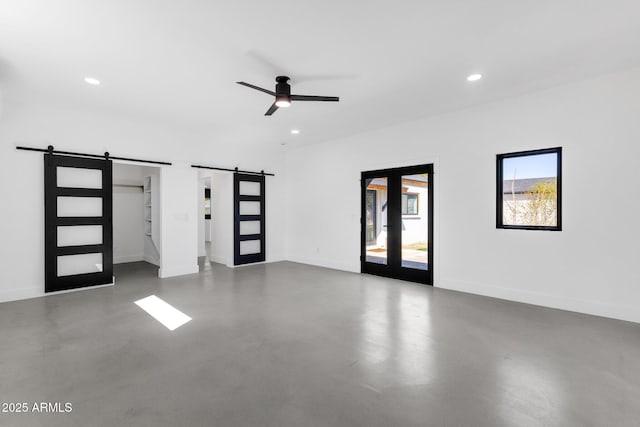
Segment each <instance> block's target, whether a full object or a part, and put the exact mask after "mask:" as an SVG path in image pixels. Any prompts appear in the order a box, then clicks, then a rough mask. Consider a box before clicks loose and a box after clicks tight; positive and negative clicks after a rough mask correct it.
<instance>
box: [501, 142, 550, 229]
mask: <svg viewBox="0 0 640 427" xmlns="http://www.w3.org/2000/svg"><path fill="white" fill-rule="evenodd" d="M561 195H562V148H561V147H556V148H547V149H542V150H531V151H520V152H517V153H507V154H498V156H497V204H496V227H497V228H507V229H521V230H551V231H560V230H562V197H561Z"/></svg>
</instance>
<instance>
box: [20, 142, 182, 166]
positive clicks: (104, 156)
mask: <svg viewBox="0 0 640 427" xmlns="http://www.w3.org/2000/svg"><path fill="white" fill-rule="evenodd" d="M16 149H17V150H25V151H38V152H41V153H49V154H64V155H67V156H76V157H90V158H93V159H105V160H126V161H128V162H137V163H150V164H153V165H167V166H171V163H169V162H158V161H156V160H142V159H133V158H130V157H115V156H112V155H111V154H109V152H108V151H106V152H105V153H104V154H87V153H76V152H73V151H60V150H55V149H54V148H53V145H50V146H48V147H47V148H34V147H21V146H17V147H16Z"/></svg>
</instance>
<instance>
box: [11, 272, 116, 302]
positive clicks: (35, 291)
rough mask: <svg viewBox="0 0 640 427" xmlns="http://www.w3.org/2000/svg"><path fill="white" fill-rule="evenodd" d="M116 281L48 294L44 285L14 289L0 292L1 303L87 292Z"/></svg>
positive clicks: (110, 284) (111, 284)
mask: <svg viewBox="0 0 640 427" xmlns="http://www.w3.org/2000/svg"><path fill="white" fill-rule="evenodd" d="M115 281H116V279H115V277H114V278H113V282H111V283H107V284H104V285H98V286H87V287H85V288H75V289H67V290H65V291H58V292H48V293H45V292H44V290H43V288H44V285H42V287H33V288H19V289H12V290H9V291H2V292H0V303H3V302H10V301H19V300H25V299H31V298H40V297H47V296H50V295H59V294H68V293H70V292H79V291H87V290H90V289H97V288H104V287H106V286H113V285H114V284H115Z"/></svg>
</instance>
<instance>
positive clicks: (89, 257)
mask: <svg viewBox="0 0 640 427" xmlns="http://www.w3.org/2000/svg"><path fill="white" fill-rule="evenodd" d="M44 177H45V185H44V194H45V203H44V206H45V209H44V210H45V239H44V241H45V292H55V291H62V290H66V289H73V288H82V287H87V286H97V285H104V284H108V283H112V281H113V220H112V215H113V212H112V200H113V199H112V198H113V194H112V179H113V178H112V164H111V160H107V159H104V160H101V159H89V158H82V157H70V156H58V155H54V154H45V155H44Z"/></svg>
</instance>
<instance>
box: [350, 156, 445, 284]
mask: <svg viewBox="0 0 640 427" xmlns="http://www.w3.org/2000/svg"><path fill="white" fill-rule="evenodd" d="M361 182H362V197H361V199H362V201H361V203H362V213H361V218H362V220H361V224H362V230H361V243H360V245H361V254H360V261H361V271H362V272H363V273H369V274H376V275H379V276H385V277H391V278H394V279H401V280H410V281H412V282H419V283H424V284H429V285H432V284H433V165H432V164H428V165H419V166H409V167H403V168H395V169H382V170H376V171H367V172H362V181H361Z"/></svg>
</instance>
